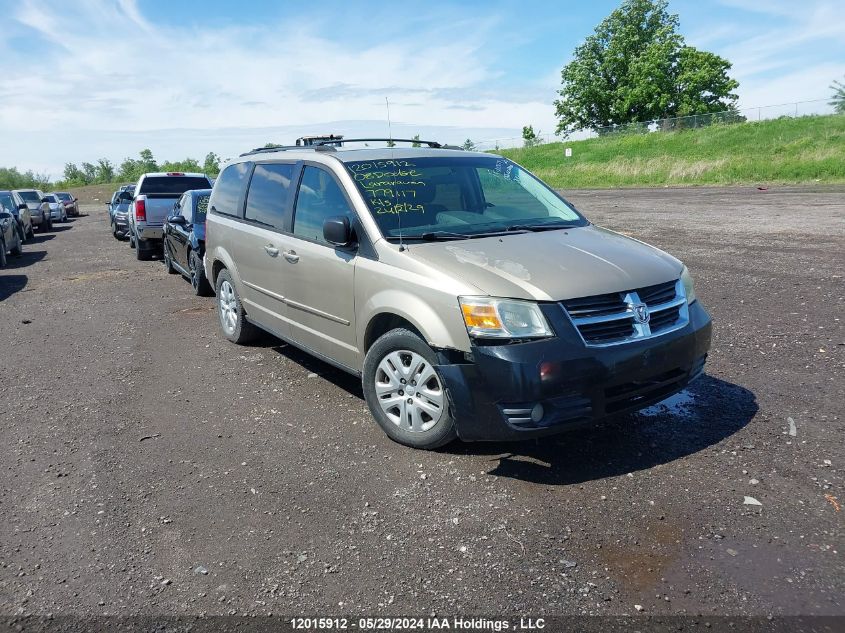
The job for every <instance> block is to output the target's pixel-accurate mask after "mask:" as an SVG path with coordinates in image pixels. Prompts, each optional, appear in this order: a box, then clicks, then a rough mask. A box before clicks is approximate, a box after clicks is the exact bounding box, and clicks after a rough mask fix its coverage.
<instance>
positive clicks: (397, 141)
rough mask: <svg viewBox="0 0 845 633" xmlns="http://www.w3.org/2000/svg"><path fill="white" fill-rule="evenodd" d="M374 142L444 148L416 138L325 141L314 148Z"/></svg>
mask: <svg viewBox="0 0 845 633" xmlns="http://www.w3.org/2000/svg"><path fill="white" fill-rule="evenodd" d="M376 141H384V142H385V143H419V144H420V145H428V146H429V147H430V148H432V149H441V148H444V147H446V146H444V145H441V144H440V143H438V142H437V141H421V140H420V139H418V138H339V139H332V140H326V141H315V142H314V145H313V146H312V147H314V146H320V145H322V146H324V147H325V146H329V145H337V144H339V143H372V142H376Z"/></svg>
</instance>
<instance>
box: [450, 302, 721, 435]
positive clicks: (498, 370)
mask: <svg viewBox="0 0 845 633" xmlns="http://www.w3.org/2000/svg"><path fill="white" fill-rule="evenodd" d="M543 311H544V313H545V314H546V318H547V319H548V320H549V322H550V323H551V324H552V326H553V327H554V329H555V332H557V333H558V336H557V337H556V338H552V339H544V340H540V341H533V342H527V343H517V344H511V345H473V347H472V362H448V360H447V357H449V356H451V357H452V360H454V354H451V355H448V354H445V353H442V354H441V357H442V358H441V360H442V361H443V362H441V364H440V365H439V366H438V369H439V370H440V374H441V376H442V377H443V379H444V381H445V382H446V388H447V390H448V391H449V395H450V398H451V401H452V405H453V409H454V414H455V426H456V430H457V433H458V436H459V437H460V438H461V439H462V440H467V441H472V440H513V439H526V438H530V437H538V436H542V435H549V434H552V433H558V432H561V431H566V430H568V429H572V428H576V427H579V426H583V425H585V424H589V423H591V422H596V421H599V420H601V419H604V418H606V417H608V416H612V415H615V414H619V413H624V412H626V411H634V410H638V409H642V408H644V407H647V406H649V405H651V404H654V403H655V402H659V401H661V400H664V399H665V398H668V397H669V396H671V395H672V394H674V393H677V392H678V391H680V390H682V389H683V388H684V387H686V386H687V384H689V382H690V381H692V380H693V379H695V378H696V377H698V376H699V375H700V374H701V373H702V372H703V370H704V361H705V359H706V356H707V352H708V351H709V349H710V336H711V322H710V316H709V315H708V314H707V312H706V310H705V309H704V308H703V307H702V306H701V304H700V303H699V302H697V301H696V302H694V303H693V304H691V305H690V306H689V316H690V320H689V323H688V324H687V325H686V326H685V327H684V328H682V329H680V330H676V331H674V332H668V333H666V334H663V335H661V336H656V337H654V338H650V339H644V340H642V341H637V342H631V343H626V344H622V345H615V346H610V347H601V348H598V347H587V346H585V345H584V343H583V341H582V340H581V339H580V337H579V335H578V333H577V331H576V330H575V328H574V327H573V326H572V324H571V323H570V322H569V319H568V317H567V316H566V315H565V314H564V313H563V310H561V309H560V308H559V307H557V306H554V305H547V306H543ZM537 404H541V405H542V409H543V417H542V418H540V419H539V420H538V421H534V420H532V418H531V411H532V409H534V407H535V405H537Z"/></svg>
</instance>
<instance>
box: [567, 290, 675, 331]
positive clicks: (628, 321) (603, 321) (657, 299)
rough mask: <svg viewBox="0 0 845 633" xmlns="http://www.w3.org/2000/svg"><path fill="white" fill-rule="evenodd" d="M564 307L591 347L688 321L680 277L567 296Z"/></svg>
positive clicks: (668, 328) (666, 328)
mask: <svg viewBox="0 0 845 633" xmlns="http://www.w3.org/2000/svg"><path fill="white" fill-rule="evenodd" d="M643 305H644V306H645V310H644V311H643V310H642V307H643ZM638 306H639V309H638ZM563 308H564V309H565V310H566V313H567V314H568V315H569V317H570V319H571V320H572V323H573V325H575V327H576V328H577V329H578V332H579V333H580V334H581V338H582V339H584V343H585V344H586V345H588V346H594V347H601V346H606V345H618V344H619V343H627V342H630V341H636V340H640V339H645V338H649V337H652V336H657V335H659V334H665V333H667V332H671V331H674V330H677V329H680V328H682V327H684V326H685V325H686V324H687V323H688V322H689V308H688V306H687V299H686V294H685V292H684V285H683V283H682V282H681V280H680V279H678V280H675V281H667V282H664V283H660V284H655V285H653V286H646V287H645V288H638V289H636V290H628V291H624V292H614V293H608V294H601V295H595V296H592V297H579V298H577V299H568V300H566V301H564V302H563Z"/></svg>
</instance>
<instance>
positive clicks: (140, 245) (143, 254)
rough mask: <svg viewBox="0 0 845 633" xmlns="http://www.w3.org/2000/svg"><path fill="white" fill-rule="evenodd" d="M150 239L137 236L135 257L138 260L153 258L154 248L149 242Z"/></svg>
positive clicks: (143, 260)
mask: <svg viewBox="0 0 845 633" xmlns="http://www.w3.org/2000/svg"><path fill="white" fill-rule="evenodd" d="M148 242H149V240H143V239H141V238H140V237H136V238H135V259H137V260H138V261H142V262H145V261H148V260H150V259H152V256H153V249H151V248H150V246H149V244H148Z"/></svg>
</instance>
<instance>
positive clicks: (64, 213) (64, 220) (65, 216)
mask: <svg viewBox="0 0 845 633" xmlns="http://www.w3.org/2000/svg"><path fill="white" fill-rule="evenodd" d="M62 222H67V211H62Z"/></svg>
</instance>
